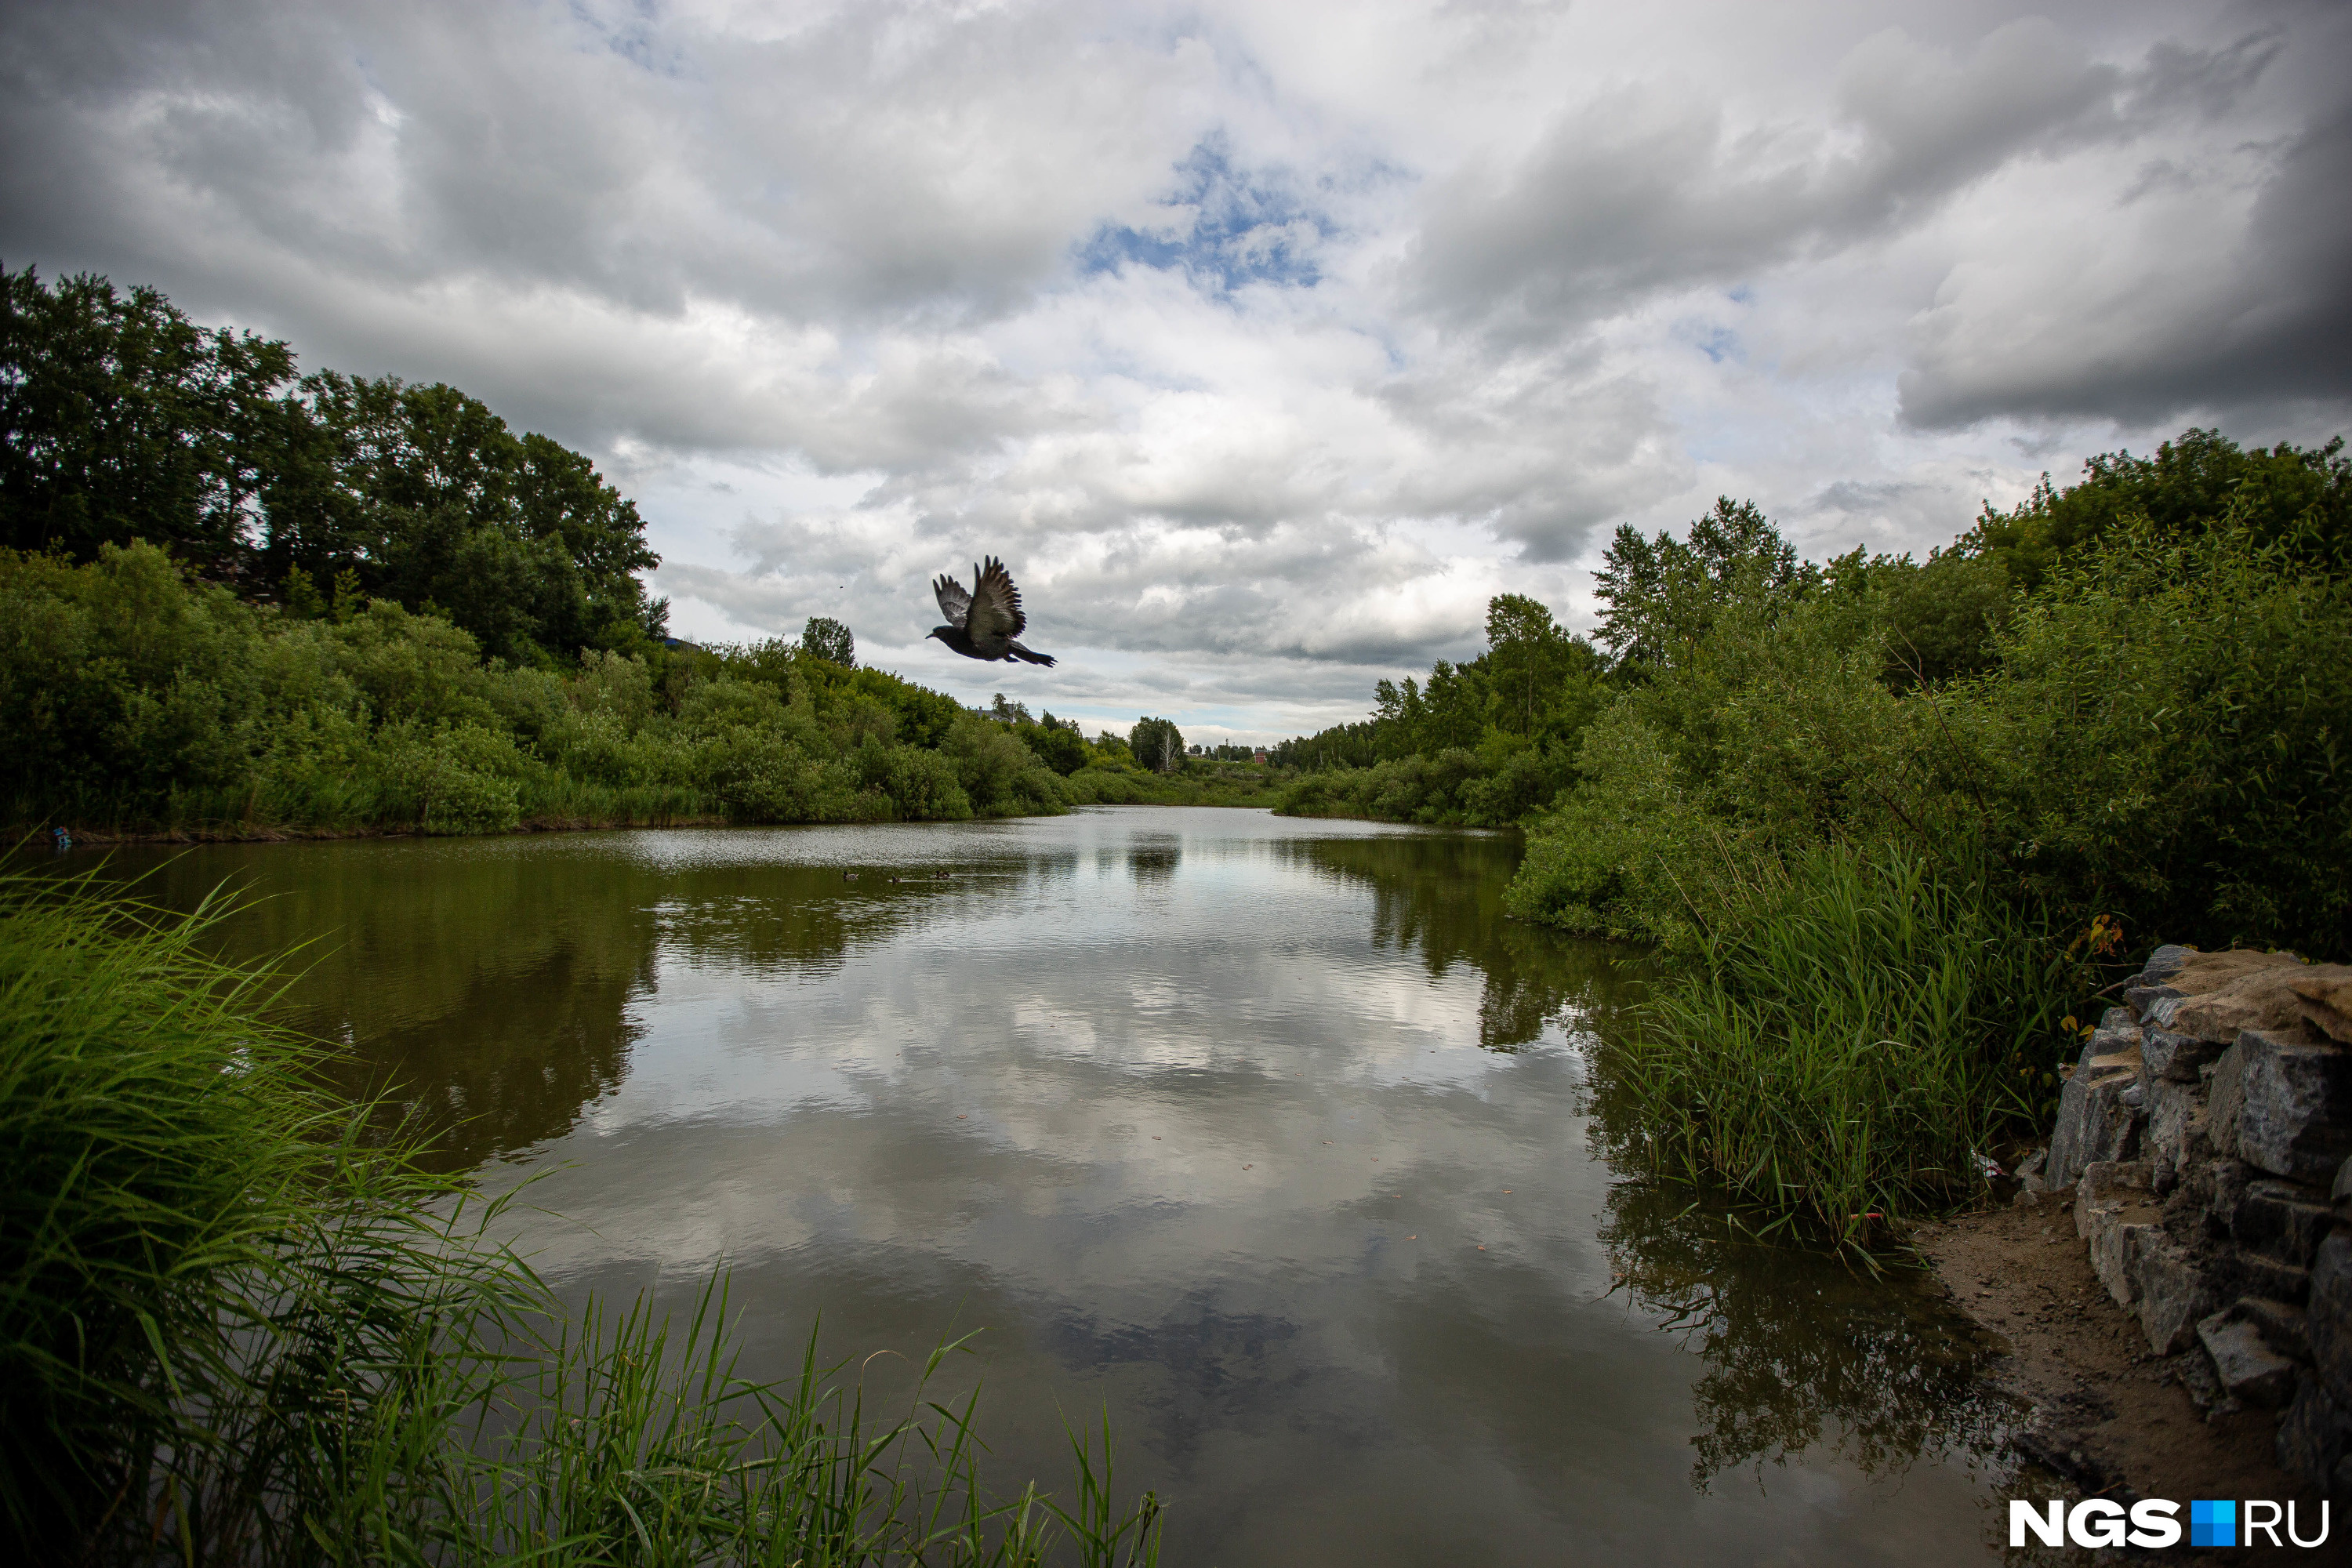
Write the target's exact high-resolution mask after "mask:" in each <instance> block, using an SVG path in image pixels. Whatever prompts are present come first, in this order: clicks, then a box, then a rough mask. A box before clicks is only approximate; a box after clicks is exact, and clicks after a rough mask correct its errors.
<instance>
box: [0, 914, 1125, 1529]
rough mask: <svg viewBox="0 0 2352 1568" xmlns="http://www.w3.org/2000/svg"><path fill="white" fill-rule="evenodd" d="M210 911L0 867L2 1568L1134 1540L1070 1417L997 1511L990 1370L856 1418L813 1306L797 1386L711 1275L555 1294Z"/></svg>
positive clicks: (852, 1394)
mask: <svg viewBox="0 0 2352 1568" xmlns="http://www.w3.org/2000/svg"><path fill="white" fill-rule="evenodd" d="M215 912H216V907H215V909H214V910H207V911H205V912H200V913H199V914H198V915H197V916H196V917H194V918H193V919H179V918H174V917H170V916H164V915H160V914H158V913H156V912H154V911H152V910H144V909H141V908H137V907H135V906H128V905H124V904H122V903H121V902H119V901H109V900H106V899H104V898H102V897H100V895H99V894H98V893H97V892H96V890H95V887H94V884H93V883H92V882H91V881H90V880H89V879H82V880H80V881H79V882H70V883H62V884H60V883H58V882H55V881H45V880H37V879H33V878H31V877H28V876H26V875H25V874H22V873H18V874H15V875H10V876H5V877H0V1152H5V1153H6V1154H7V1155H8V1156H9V1157H10V1159H11V1161H12V1166H11V1174H12V1180H11V1182H10V1184H9V1185H8V1187H7V1189H6V1191H5V1194H0V1362H5V1369H0V1416H5V1422H0V1541H5V1543H6V1544H7V1545H8V1546H9V1547H11V1548H13V1550H12V1552H11V1553H10V1555H11V1558H12V1560H14V1561H21V1562H86V1563H113V1562H123V1563H130V1562H140V1563H152V1562H155V1561H157V1560H159V1558H163V1557H168V1558H172V1559H177V1560H180V1561H184V1562H187V1563H214V1562H234V1563H260V1564H276V1563H384V1562H410V1563H432V1562H464V1563H474V1562H490V1561H516V1560H519V1555H520V1556H521V1557H528V1558H530V1560H532V1561H542V1562H551V1563H615V1562H644V1563H793V1562H802V1563H807V1562H824V1563H840V1564H876V1565H879V1564H899V1563H972V1564H1004V1565H1007V1568H1011V1565H1015V1564H1019V1565H1027V1564H1034V1563H1039V1562H1041V1561H1043V1560H1044V1559H1045V1556H1046V1555H1047V1554H1048V1553H1049V1552H1054V1551H1055V1549H1056V1548H1057V1547H1058V1546H1059V1545H1060V1544H1061V1543H1062V1542H1067V1543H1068V1545H1069V1546H1070V1547H1071V1548H1074V1549H1075V1551H1076V1555H1077V1556H1078V1557H1079V1558H1080V1559H1081V1560H1082V1561H1085V1562H1087V1563H1099V1564H1103V1565H1105V1568H1111V1565H1113V1564H1121V1563H1124V1564H1136V1563H1151V1562H1154V1561H1156V1558H1157V1552H1158V1545H1159V1504H1158V1502H1157V1501H1156V1500H1154V1499H1152V1498H1150V1496H1148V1495H1147V1496H1146V1497H1145V1498H1143V1499H1142V1500H1140V1501H1139V1503H1138V1504H1137V1505H1136V1506H1134V1507H1132V1508H1126V1507H1121V1506H1119V1505H1118V1503H1117V1502H1116V1501H1115V1500H1114V1494H1113V1490H1112V1475H1111V1463H1110V1460H1111V1455H1110V1446H1109V1436H1108V1430H1106V1431H1105V1433H1104V1434H1103V1436H1102V1439H1101V1443H1100V1447H1099V1451H1098V1452H1097V1445H1096V1444H1095V1442H1094V1441H1093V1439H1092V1437H1091V1436H1090V1435H1088V1434H1084V1433H1075V1434H1073V1436H1072V1448H1073V1454H1074V1458H1075V1460H1076V1478H1075V1479H1076V1486H1075V1489H1074V1492H1073V1494H1072V1495H1071V1497H1070V1500H1069V1503H1068V1505H1067V1506H1065V1505H1064V1504H1063V1503H1062V1502H1060V1501H1058V1500H1055V1499H1054V1498H1052V1497H1048V1496H1045V1495H1042V1494H1040V1493H1039V1492H1038V1490H1037V1489H1036V1488H1035V1487H1034V1485H1033V1486H1030V1487H1027V1488H1025V1489H1023V1490H1022V1491H1021V1492H1019V1493H1017V1494H1015V1495H1014V1496H1013V1497H1011V1498H1008V1499H1004V1500H989V1498H988V1497H987V1495H986V1493H985V1491H984V1489H983V1485H982V1478H981V1474H980V1467H979V1459H978V1455H979V1452H980V1448H981V1444H980V1441H979V1436H978V1433H977V1428H976V1425H975V1416H976V1412H977V1400H978V1394H977V1393H976V1392H975V1393H974V1394H972V1395H971V1396H970V1397H969V1398H966V1399H965V1400H963V1401H961V1403H960V1404H959V1405H953V1406H950V1405H945V1404H942V1403H939V1402H936V1401H932V1400H929V1399H927V1398H926V1396H925V1394H924V1393H923V1391H922V1390H921V1389H920V1388H919V1389H918V1390H917V1393H916V1394H915V1397H914V1400H913V1402H912V1404H911V1405H910V1410H909V1414H908V1415H907V1416H905V1417H903V1418H901V1419H899V1420H898V1421H895V1422H892V1423H889V1424H887V1425H877V1424H875V1423H874V1422H873V1421H872V1420H871V1418H870V1417H869V1415H868V1414H867V1412H866V1408H865V1405H864V1402H863V1400H862V1398H860V1397H859V1395H858V1391H857V1390H856V1386H855V1385H854V1384H844V1383H842V1382H841V1381H839V1373H840V1372H841V1370H842V1369H841V1368H839V1367H835V1368H831V1369H822V1368H820V1367H819V1366H818V1365H817V1364H816V1363H815V1360H814V1330H812V1334H811V1351H810V1353H809V1355H808V1356H807V1357H805V1358H804V1360H803V1370H802V1373H801V1374H800V1376H799V1377H798V1378H797V1379H786V1380H782V1381H779V1382H776V1383H754V1382H751V1381H750V1380H747V1379H745V1378H743V1377H741V1376H740V1375H739V1374H738V1373H737V1372H736V1370H735V1363H734V1352H733V1351H732V1349H731V1348H730V1347H731V1342H732V1334H731V1325H730V1322H729V1321H728V1316H727V1311H726V1293H725V1280H724V1278H723V1276H720V1277H716V1278H714V1279H713V1280H712V1281H711V1283H710V1284H709V1286H708V1287H706V1289H704V1291H703V1293H702V1295H701V1298H700V1300H699V1301H698V1304H697V1307H696V1310H695V1311H694V1312H693V1314H692V1315H691V1317H690V1318H689V1319H688V1322H687V1323H686V1324H685V1326H684V1331H683V1332H682V1333H677V1334H673V1331H672V1329H671V1326H670V1325H669V1323H668V1322H667V1321H666V1320H664V1319H661V1318H657V1317H656V1316H655V1315H654V1314H653V1313H652V1312H651V1310H649V1309H648V1308H647V1306H646V1303H645V1302H644V1301H643V1300H638V1301H636V1302H635V1303H634V1304H631V1305H628V1306H625V1307H624V1308H623V1309H622V1310H619V1311H618V1312H614V1311H611V1310H607V1309H605V1308H604V1307H603V1306H601V1305H599V1304H598V1303H597V1302H595V1301H593V1300H591V1301H590V1302H589V1303H588V1304H587V1305H586V1307H585V1308H584V1310H583V1311H582V1312H581V1313H580V1315H579V1316H577V1317H572V1316H571V1315H568V1314H567V1313H565V1312H564V1311H563V1310H562V1307H561V1306H560V1304H559V1303H558V1302H557V1301H556V1300H555V1298H554V1297H553V1295H552V1294H551V1292H550V1291H549V1290H548V1289H546V1288H545V1286H544V1285H543V1284H542V1283H541V1281H540V1280H539V1279H537V1278H536V1277H535V1276H534V1275H533V1274H532V1272H531V1270H530V1268H529V1266H528V1265H527V1264H525V1263H524V1262H523V1261H522V1260H521V1259H520V1258H519V1257H517V1256H516V1255H515V1254H514V1253H513V1252H512V1251H510V1250H509V1249H508V1248H506V1247H500V1246H499V1245H496V1244H494V1243H491V1242H489V1241H488V1240H487V1239H486V1235H487V1230H488V1226H489V1225H490V1223H491V1222H492V1221H493V1220H494V1219H495V1217H496V1215H497V1212H498V1210H497V1207H496V1206H493V1207H492V1208H490V1209H488V1210H484V1209H482V1208H481V1207H480V1206H479V1205H475V1204H474V1203H472V1202H471V1201H470V1200H469V1199H468V1198H467V1194H466V1191H465V1185H464V1182H463V1179H462V1178H458V1177H445V1176H436V1175H434V1174H431V1173H428V1172H427V1171H426V1170H425V1168H424V1166H423V1164H422V1163H421V1161H422V1159H423V1157H424V1156H425V1151H424V1150H423V1149H422V1148H421V1147H420V1146H419V1145H418V1144H417V1143H416V1142H415V1139H414V1137H413V1135H412V1134H411V1133H410V1132H408V1131H406V1130H399V1131H395V1132H394V1135H393V1136H392V1137H391V1139H390V1140H389V1141H388V1142H384V1141H379V1140H375V1139H373V1138H371V1136H370V1135H369V1133H368V1129H369V1128H370V1126H371V1124H372V1122H373V1117H372V1116H371V1110H372V1108H371V1107H368V1106H364V1105H362V1106H352V1105H347V1104H342V1103H340V1102H338V1101H337V1100H334V1099H333V1098H332V1096H331V1095H330V1094H329V1093H328V1092H327V1091H326V1090H325V1089H322V1088H321V1087H320V1083H321V1080H322V1078H323V1076H324V1075H323V1073H322V1072H321V1070H320V1069H321V1068H323V1067H324V1065H325V1064H324V1063H323V1061H322V1060H321V1058H320V1055H319V1053H318V1052H316V1051H314V1050H313V1048H312V1047H309V1046H307V1045H305V1044H303V1043H302V1042H299V1041H297V1040H294V1039H291V1038H289V1037H287V1036H285V1035H284V1034H282V1033H280V1032H278V1031H277V1030H275V1029H273V1028H271V1027H269V1026H268V1025H267V1024H266V1023H265V1022H263V1021H261V1019H260V1018H259V1017H258V1016H257V1014H258V1011H259V1010H260V1009H261V1008H262V1007H263V1006H264V1005H266V1004H267V1003H268V999H269V998H270V996H271V995H272V994H273V993H274V989H275V984H276V982H275V981H274V980H273V979H272V978H271V976H270V975H269V974H268V973H267V972H260V971H247V970H237V969H232V968H227V967H224V966H222V965H220V964H218V963H214V962H212V961H209V960H207V959H205V958H204V957H202V956H201V948H202V945H203V941H204V937H205V925H206V921H207V920H208V919H209V918H210V916H211V914H213V913H215ZM961 1348H962V1342H956V1343H953V1344H945V1345H942V1346H940V1349H939V1350H938V1351H937V1352H934V1353H933V1355H932V1357H931V1359H930V1362H929V1365H928V1366H927V1368H926V1369H925V1373H924V1381H925V1382H926V1383H928V1382H929V1379H930V1378H931V1377H932V1376H933V1375H934V1374H936V1373H937V1372H938V1369H939V1367H940V1364H941V1363H942V1361H943V1360H944V1359H945V1357H946V1356H947V1355H949V1354H950V1353H953V1352H956V1351H958V1350H959V1349H961Z"/></svg>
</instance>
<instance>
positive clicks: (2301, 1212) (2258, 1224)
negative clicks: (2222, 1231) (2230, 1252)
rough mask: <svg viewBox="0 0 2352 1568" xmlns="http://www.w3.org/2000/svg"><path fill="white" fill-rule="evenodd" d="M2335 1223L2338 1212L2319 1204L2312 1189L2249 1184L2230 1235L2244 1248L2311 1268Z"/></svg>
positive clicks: (2273, 1183)
mask: <svg viewBox="0 0 2352 1568" xmlns="http://www.w3.org/2000/svg"><path fill="white" fill-rule="evenodd" d="M2335 1221H2336V1212H2335V1211H2334V1210H2333V1209H2331V1208H2329V1207H2328V1206H2327V1205H2326V1204H2324V1203H2321V1202H2319V1201H2317V1199H2316V1198H2315V1196H2314V1194H2312V1191H2311V1189H2310V1188H2308V1187H2301V1186H2297V1185H2296V1184H2294V1183H2293V1182H2279V1181H2257V1182H2249V1183H2247V1184H2246V1195H2245V1196H2244V1197H2242V1198H2240V1199H2239V1200H2238V1212H2237V1213H2236V1215H2233V1216H2232V1217H2231V1225H2230V1234H2231V1236H2232V1237H2235V1238H2236V1239H2237V1242H2238V1245H2239V1246H2241V1247H2250V1248H2252V1250H2254V1251H2256V1252H2259V1253H2262V1254H2263V1256H2265V1257H2268V1258H2277V1259H2279V1260H2280V1261H2282V1262H2285V1263H2292V1264H2294V1266H2295V1267H2296V1268H2307V1267H2309V1266H2310V1263H2311V1257H2312V1254H2313V1253H2315V1252H2317V1251H2318V1250H2319V1243H2320V1240H2321V1238H2322V1237H2325V1236H2326V1234H2327V1228H2328V1226H2331V1225H2333V1224H2334V1223H2335Z"/></svg>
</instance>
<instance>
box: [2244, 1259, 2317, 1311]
mask: <svg viewBox="0 0 2352 1568" xmlns="http://www.w3.org/2000/svg"><path fill="white" fill-rule="evenodd" d="M2225 1261H2226V1262H2227V1264H2228V1265H2229V1267H2228V1269H2227V1273H2228V1275H2229V1277H2230V1282H2229V1287H2228V1289H2229V1290H2230V1292H2231V1294H2233V1295H2239V1296H2267V1297H2269V1298H2270V1299H2271V1300H2273V1301H2286V1302H2291V1303H2294V1304H2296V1305H2300V1304H2301V1303H2303V1302H2305V1301H2306V1300H2310V1299H2311V1270H2310V1269H2308V1268H2297V1267H2296V1266H2295V1265H2294V1264H2292V1263H2282V1262H2280V1261H2279V1260H2278V1259H2277V1258H2264V1257H2263V1255H2262V1254H2261V1253H2259V1252H2232V1253H2231V1254H2230V1255H2229V1256H2228V1258H2226V1259H2225Z"/></svg>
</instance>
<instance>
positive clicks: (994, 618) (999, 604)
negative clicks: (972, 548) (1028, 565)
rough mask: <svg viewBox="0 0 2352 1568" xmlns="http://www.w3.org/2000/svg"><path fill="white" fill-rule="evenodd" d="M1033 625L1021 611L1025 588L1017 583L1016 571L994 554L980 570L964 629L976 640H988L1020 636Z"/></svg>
mask: <svg viewBox="0 0 2352 1568" xmlns="http://www.w3.org/2000/svg"><path fill="white" fill-rule="evenodd" d="M1028 624H1029V617H1028V616H1024V615H1023V614H1022V613H1021V590H1020V589H1018V588H1016V587H1014V586H1013V574H1012V573H1010V572H1007V571H1006V570H1005V569H1004V563H1003V562H1002V561H999V560H998V559H997V558H996V557H995V556H993V555H992V556H990V557H989V558H988V563H987V564H986V565H984V566H982V568H981V569H980V584H979V586H977V587H976V588H974V589H973V590H972V595H971V616H970V618H969V619H967V620H966V621H965V622H964V630H965V631H966V632H968V633H970V634H971V639H972V641H974V642H987V641H989V640H991V639H992V638H995V637H1019V636H1020V635H1021V629H1022V628H1023V627H1024V626H1027V625H1028Z"/></svg>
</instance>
